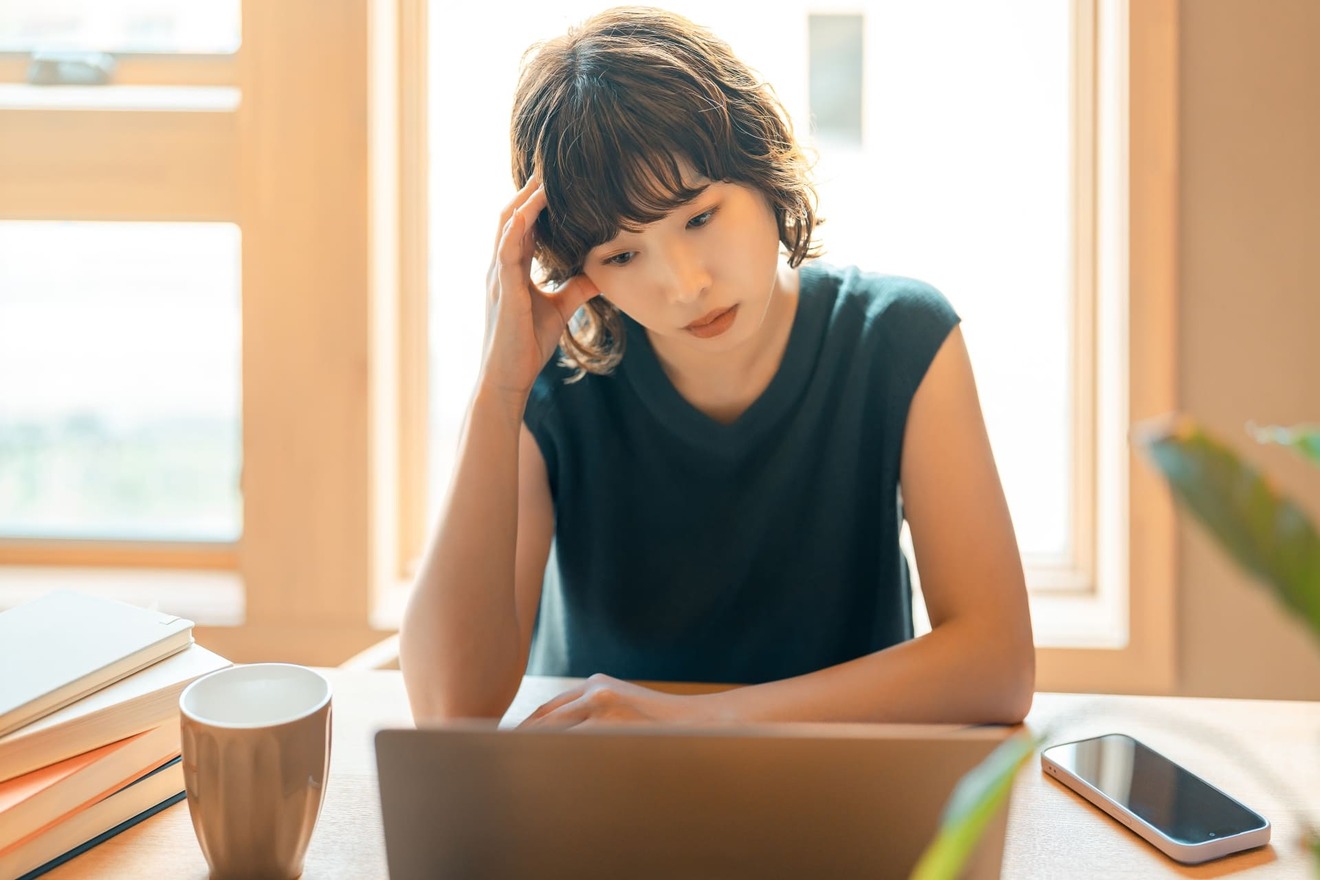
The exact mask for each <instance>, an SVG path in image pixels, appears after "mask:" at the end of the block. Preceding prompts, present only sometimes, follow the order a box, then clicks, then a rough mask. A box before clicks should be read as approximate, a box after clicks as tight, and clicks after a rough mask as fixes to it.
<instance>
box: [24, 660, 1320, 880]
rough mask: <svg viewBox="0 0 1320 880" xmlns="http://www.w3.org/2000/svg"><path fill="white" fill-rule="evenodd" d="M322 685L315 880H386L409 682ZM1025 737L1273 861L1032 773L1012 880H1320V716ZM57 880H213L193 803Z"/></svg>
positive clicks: (312, 860)
mask: <svg viewBox="0 0 1320 880" xmlns="http://www.w3.org/2000/svg"><path fill="white" fill-rule="evenodd" d="M321 671H322V672H324V674H325V675H326V676H327V677H328V678H329V679H330V682H331V684H332V686H333V688H334V701H335V711H334V728H335V729H334V750H333V754H332V758H331V770H330V783H329V786H328V788H327V790H326V797H325V803H324V805H323V807H322V810H321V816H320V819H319V820H318V822H317V826H316V831H315V832H314V834H313V837H312V841H311V845H310V847H309V848H308V852H307V861H306V865H305V873H304V874H303V876H304V877H305V878H307V880H319V878H353V880H359V878H372V877H382V878H383V877H386V876H387V872H386V867H385V844H384V837H383V832H382V829H381V818H380V801H379V795H378V792H377V788H376V767H375V755H374V752H373V747H372V736H373V735H374V733H375V731H376V730H379V729H380V728H382V727H409V726H411V725H412V716H411V714H410V713H409V710H408V701H407V696H406V694H405V692H404V687H403V679H402V677H401V676H400V674H399V673H398V672H385V671H348V670H340V669H327V670H321ZM573 683H574V680H572V679H555V678H540V677H530V676H529V677H528V678H527V679H525V680H524V682H523V686H522V689H521V690H520V691H519V693H518V696H517V698H516V699H515V700H514V703H513V705H512V706H511V707H510V709H509V713H508V714H507V715H506V716H505V722H506V723H513V722H516V721H517V720H520V719H522V718H524V717H526V716H527V715H528V714H530V713H531V712H532V710H534V709H535V708H536V707H537V706H539V705H540V704H541V703H542V702H544V701H545V700H548V699H549V698H551V697H552V696H554V695H555V694H557V693H559V692H560V691H562V690H564V689H566V688H567V687H568V686H570V685H571V684H573ZM1026 723H1027V726H1028V727H1030V728H1031V729H1033V730H1036V731H1043V732H1044V733H1045V735H1046V740H1047V741H1048V742H1064V741H1067V740H1073V739H1080V738H1083V737H1086V736H1091V735H1095V734H1100V733H1109V732H1112V731H1122V732H1124V733H1130V734H1132V735H1133V736H1136V737H1137V738H1138V739H1141V740H1143V741H1145V742H1146V743H1147V744H1148V745H1150V746H1151V747H1152V748H1154V749H1155V750H1157V751H1160V752H1163V753H1164V754H1166V755H1168V756H1169V757H1171V758H1173V759H1174V760H1176V761H1178V762H1180V763H1182V764H1183V765H1184V766H1186V767H1188V768H1189V769H1192V770H1193V771H1194V772H1197V773H1198V774H1199V775H1201V776H1203V777H1205V778H1206V779H1207V780H1208V781H1210V782H1211V783H1213V784H1214V785H1217V786H1219V787H1220V788H1223V789H1224V790H1226V791H1228V792H1230V793H1231V794H1233V795H1234V796H1235V797H1237V798H1238V799H1239V800H1241V801H1243V802H1244V803H1246V804H1247V805H1248V806H1251V807H1253V808H1254V809H1256V810H1257V811H1258V812H1260V813H1262V814H1264V815H1265V816H1266V818H1268V819H1269V820H1270V822H1271V823H1272V824H1273V826H1274V830H1273V835H1272V841H1271V843H1270V845H1269V846H1267V847H1264V848H1261V849H1257V850H1253V851H1251V852H1246V853H1240V854H1238V855H1234V856H1229V857H1227V858H1224V859H1219V860H1216V861H1214V862H1210V863H1207V864H1203V865H1197V866H1185V865H1180V864H1178V863H1176V862H1173V861H1171V860H1170V859H1168V858H1167V857H1165V856H1164V855H1163V854H1161V853H1160V852H1158V851H1157V850H1155V849H1154V848H1153V847H1151V846H1150V845H1149V844H1147V843H1146V842H1145V841H1143V840H1141V839H1140V838H1138V837H1137V836H1136V835H1134V834H1132V833H1131V832H1129V831H1127V830H1126V829H1124V828H1122V827H1121V826H1120V825H1118V823H1116V822H1114V821H1113V820H1112V819H1109V818H1108V817H1106V816H1104V815H1103V814H1102V813H1100V811H1099V810H1097V809H1096V808H1095V807H1093V806H1091V805H1090V804H1088V803H1087V802H1086V801H1084V800H1082V799H1081V798H1080V797H1078V796H1077V795H1075V794H1073V793H1072V792H1071V791H1069V790H1068V789H1066V788H1064V787H1063V786H1062V785H1060V784H1058V783H1057V782H1055V781H1053V780H1050V779H1046V778H1045V777H1044V775H1043V774H1042V773H1041V771H1040V764H1039V762H1038V761H1036V760H1032V761H1030V762H1028V764H1027V765H1026V766H1025V767H1023V769H1022V772H1021V773H1020V774H1019V776H1018V779H1017V781H1016V783H1015V788H1014V794H1013V801H1012V805H1011V808H1010V813H1009V819H1008V838H1007V840H1006V843H1005V851H1004V867H1003V876H1004V877H1006V878H1019V877H1033V878H1034V877H1041V878H1057V877H1072V878H1077V877H1087V876H1104V877H1106V878H1109V877H1142V878H1146V877H1159V876H1185V877H1219V876H1223V875H1227V874H1234V875H1238V874H1242V875H1245V876H1250V877H1251V878H1253V880H1255V878H1267V877H1288V878H1302V877H1313V876H1315V874H1314V872H1313V867H1312V863H1311V860H1310V856H1309V855H1308V854H1307V853H1306V852H1305V849H1304V846H1303V842H1302V840H1303V834H1304V829H1305V828H1307V827H1308V823H1320V703H1313V702H1281V701H1265V700H1213V699H1193V698H1178V697H1131V696H1091V695H1081V694H1037V695H1036V701H1035V704H1034V706H1033V708H1032V711H1031V714H1030V715H1029V716H1028V718H1027V722H1026ZM46 876H47V877H49V878H51V880H68V878H77V877H96V878H120V877H122V878H134V880H136V878H141V877H181V878H196V880H203V878H205V877H206V876H207V867H206V861H205V859H203V857H202V853H201V850H200V848H199V847H198V845H197V840H196V838H195V837H194V835H193V829H192V823H191V821H190V820H189V817H188V808H187V805H186V804H185V803H182V802H181V803H179V804H176V805H174V806H172V807H170V808H169V809H167V810H164V811H163V812H161V813H159V814H157V815H156V816H154V817H152V818H151V819H148V820H147V821H145V822H143V823H141V824H139V825H137V826H135V827H133V828H130V829H129V830H127V831H125V832H124V833H122V834H120V835H118V836H116V837H114V838H112V839H110V840H109V841H107V842H105V843H103V844H101V845H100V846H98V847H95V848H94V849H92V850H90V851H88V852H87V853H84V854H83V855H81V856H79V857H78V858H76V859H73V860H71V861H69V862H67V863H66V864H64V865H62V866H60V867H59V868H57V869H56V870H54V871H52V872H51V873H50V874H48V875H46Z"/></svg>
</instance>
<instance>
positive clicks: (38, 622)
mask: <svg viewBox="0 0 1320 880" xmlns="http://www.w3.org/2000/svg"><path fill="white" fill-rule="evenodd" d="M192 625H193V624H192V621H191V620H185V619H184V618H182V617H175V616H173V615H171V614H163V613H161V612H159V611H149V610H147V609H145V608H138V607H136V606H133V605H127V604H125V603H123V602H115V601H113V600H111V599H102V598H100V597H97V596H88V595H84V594H82V593H76V592H74V591H72V590H53V591H51V592H49V593H46V594H45V595H42V596H39V597H37V598H36V599H33V600H32V601H30V602H25V603H23V604H22V605H17V606H15V607H13V608H10V609H9V610H8V611H5V612H3V613H0V736H2V735H4V734H6V733H9V732H10V731H12V730H17V729H18V728H20V727H22V726H23V725H24V724H28V723H30V722H32V721H35V720H37V719H38V718H40V717H42V716H43V715H48V714H50V713H51V712H53V711H55V710H56V709H59V708H61V707H63V706H67V705H68V704H69V703H72V702H73V701H75V700H77V699H79V698H80V697H84V696H86V695H87V694H90V693H92V692H93V691H96V690H98V689H100V688H102V687H105V686H106V685H108V684H110V683H112V682H115V681H118V680H119V679H121V678H124V677H126V676H129V675H132V674H133V673H134V672H137V671H138V670H139V669H142V668H144V667H146V666H149V665H151V664H152V663H155V662H156V661H157V660H161V659H163V658H165V657H168V656H169V655H170V654H174V653H177V652H179V651H182V650H183V649H184V648H186V647H188V645H190V644H192Z"/></svg>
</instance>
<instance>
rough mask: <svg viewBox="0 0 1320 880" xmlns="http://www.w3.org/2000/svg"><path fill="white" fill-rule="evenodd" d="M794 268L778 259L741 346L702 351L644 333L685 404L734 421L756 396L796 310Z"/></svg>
mask: <svg viewBox="0 0 1320 880" xmlns="http://www.w3.org/2000/svg"><path fill="white" fill-rule="evenodd" d="M797 301H798V271H797V269H794V268H790V267H789V266H788V265H787V264H784V263H781V264H780V267H779V273H778V275H777V276H776V279H775V287H774V290H773V292H772V293H771V295H770V302H769V304H768V306H767V308H766V313H765V318H764V320H763V321H762V322H761V326H760V328H758V332H757V333H756V335H755V336H753V337H752V339H750V340H748V342H747V344H746V345H742V346H739V347H738V348H737V349H735V350H734V351H727V352H719V353H717V354H705V353H703V352H699V351H693V350H692V349H691V348H683V347H681V346H668V345H665V344H664V341H663V340H660V344H659V345H657V344H656V343H657V340H656V338H655V337H654V336H651V335H650V334H649V332H648V334H647V335H648V338H649V339H650V340H651V348H652V349H653V350H654V351H655V354H656V358H657V359H658V360H659V361H660V366H661V367H662V368H663V369H664V371H665V375H666V376H668V377H669V381H670V382H672V383H673V385H674V388H675V389H677V390H678V393H679V394H681V395H682V396H683V398H684V399H686V400H687V401H688V402H689V403H690V404H692V405H693V406H694V407H696V408H697V409H698V410H700V411H701V412H703V413H705V414H706V415H707V416H709V417H710V418H712V419H714V420H715V421H717V422H722V423H724V424H728V423H730V422H733V421H734V420H736V419H737V418H738V417H739V416H740V415H742V414H743V412H745V411H746V410H747V408H748V407H750V406H751V405H752V404H753V403H754V402H755V401H756V400H757V398H759V397H760V396H761V394H762V393H763V392H764V391H765V389H766V388H767V387H768V386H769V385H770V382H771V381H772V380H773V379H774V377H775V374H776V373H777V372H778V371H779V364H780V362H781V361H782V360H783V358H784V350H785V349H786V348H787V347H788V338H789V335H790V334H791V332H792V329H793V321H794V317H795V315H796V314H797Z"/></svg>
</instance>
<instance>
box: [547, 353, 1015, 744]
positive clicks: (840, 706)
mask: <svg viewBox="0 0 1320 880" xmlns="http://www.w3.org/2000/svg"><path fill="white" fill-rule="evenodd" d="M901 479H902V486H903V504H904V510H905V512H906V515H907V520H908V524H909V526H910V528H911V531H912V542H913V546H914V549H915V550H916V554H917V569H918V571H919V572H920V573H921V586H922V591H923V593H924V594H925V597H926V605H927V608H928V610H929V612H930V620H931V625H932V631H931V632H930V633H929V634H927V635H925V636H922V637H921V638H918V639H914V640H912V641H909V642H904V643H903V644H900V645H895V646H893V647H891V648H886V649H885V650H883V651H878V652H876V653H874V654H870V655H867V656H865V657H860V658H858V659H856V660H852V661H849V662H847V663H842V664H840V665H838V666H832V667H829V668H827V669H822V670H820V671H818V672H812V673H809V674H806V675H801V676H797V677H795V678H790V679H785V680H782V681H776V682H769V683H767V684H760V685H753V686H749V687H743V688H736V689H734V690H729V691H724V692H721V693H717V694H710V695H703V696H672V695H668V694H659V693H657V692H655V691H651V690H647V689H644V688H639V687H635V686H630V685H626V684H624V683H622V682H618V681H617V680H615V679H610V678H607V677H604V676H597V677H593V678H592V679H591V680H590V681H589V682H587V683H586V684H585V685H584V686H583V687H581V688H578V689H576V690H575V691H573V692H570V693H566V694H563V695H561V696H560V697H558V698H556V700H553V701H551V702H550V703H547V704H546V705H545V706H543V707H541V709H538V710H537V712H536V713H533V716H532V718H531V719H529V720H531V721H532V722H533V723H547V724H574V723H580V722H582V721H588V720H593V721H607V720H628V719H632V720H640V719H647V718H651V719H657V720H677V721H682V720H688V721H771V720H773V721H825V720H830V721H909V722H964V723H982V722H1003V723H1015V722H1018V721H1021V720H1022V718H1023V717H1024V716H1025V715H1026V713H1027V710H1028V709H1030V707H1031V699H1032V693H1033V691H1034V689H1035V668H1036V667H1035V649H1034V646H1033V643H1032V636H1031V619H1030V612H1029V610H1028V607H1027V592H1026V585H1025V579H1024V576H1023V572H1022V561H1021V556H1020V555H1019V551H1018V546H1017V540H1016V538H1015V536H1014V534H1013V524H1012V521H1011V520H1010V519H1009V513H1008V505H1007V503H1006V502H1005V500H1004V493H1003V489H1002V488H1001V486H1000V483H999V475H998V472H997V471H996V468H995V463H994V457H993V456H992V454H991V451H990V440H989V438H988V437H987V435H986V430H985V423H984V420H983V419H982V416H981V406H980V402H979V400H978V397H977V393H976V383H975V380H974V378H973V375H972V367H971V363H970V361H969V359H968V356H967V349H966V346H965V344H964V342H963V338H962V334H961V332H960V331H959V330H958V329H957V328H955V329H954V330H953V332H952V333H950V335H949V336H948V338H947V339H946V340H945V342H944V344H943V345H942V346H941V348H940V350H939V352H938V353H937V354H936V356H935V359H934V361H933V362H932V363H931V365H930V368H929V369H928V370H927V373H926V376H925V377H924V378H923V379H922V382H921V385H920V387H919V388H918V389H917V393H916V395H915V396H914V397H913V400H912V406H911V409H910V412H909V414H908V421H907V428H906V430H905V434H904V439H903V461H902V472H901Z"/></svg>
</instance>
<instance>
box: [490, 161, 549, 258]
mask: <svg viewBox="0 0 1320 880" xmlns="http://www.w3.org/2000/svg"><path fill="white" fill-rule="evenodd" d="M540 185H541V178H540V177H539V176H538V175H536V174H535V173H533V174H532V175H531V176H530V177H528V178H527V182H526V183H524V184H523V185H522V189H520V190H518V192H516V193H514V196H513V198H512V199H510V200H509V203H508V204H507V205H505V206H504V210H503V211H501V212H500V225H499V228H498V230H497V231H496V233H495V247H496V248H498V247H499V244H500V239H501V238H503V237H504V229H505V227H507V226H508V225H509V221H510V220H512V219H513V214H514V212H515V211H517V210H518V208H520V207H522V205H523V203H525V202H526V201H527V199H528V198H529V197H530V196H531V194H532V193H533V192H535V191H536V189H537V188H538V187H539V186H540Z"/></svg>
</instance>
